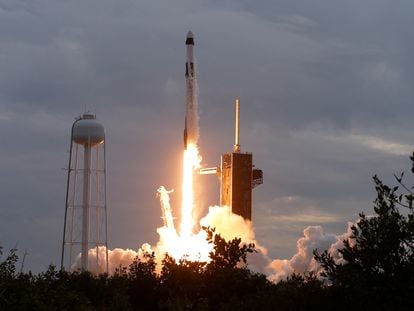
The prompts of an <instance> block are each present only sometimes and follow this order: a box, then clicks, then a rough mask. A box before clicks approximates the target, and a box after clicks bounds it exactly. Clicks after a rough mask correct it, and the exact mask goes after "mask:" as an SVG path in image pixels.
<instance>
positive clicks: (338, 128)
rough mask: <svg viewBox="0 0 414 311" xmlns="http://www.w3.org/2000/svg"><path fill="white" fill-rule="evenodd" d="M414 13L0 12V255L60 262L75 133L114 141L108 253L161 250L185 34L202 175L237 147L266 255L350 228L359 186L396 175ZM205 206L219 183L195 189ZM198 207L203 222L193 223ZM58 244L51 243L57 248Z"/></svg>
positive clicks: (408, 97)
mask: <svg viewBox="0 0 414 311" xmlns="http://www.w3.org/2000/svg"><path fill="white" fill-rule="evenodd" d="M413 9H414V4H412V3H411V2H409V1H392V2H391V1H379V0H364V1H356V0H355V1H336V0H335V1H334V0H329V1H328V0H324V1H322V0H315V1H300V0H295V1H292V0H290V1H270V0H269V1H254V2H253V1H127V0H125V1H116V2H114V1H102V0H99V1H98V0H96V1H46V0H37V1H36V0H35V1H22V0H19V1H16V0H14V1H11V0H8V1H5V0H3V1H0V29H2V31H0V131H1V133H2V134H1V136H0V137H1V138H0V142H1V146H2V147H1V149H0V157H1V163H2V164H1V166H0V172H1V175H0V186H1V187H0V189H1V190H0V191H1V192H0V194H1V198H2V207H1V209H0V243H2V244H3V245H6V246H14V243H16V242H18V243H19V247H20V248H21V249H22V250H23V249H28V251H29V252H30V253H31V255H29V257H28V266H29V267H30V268H33V269H35V270H38V269H42V268H43V267H44V266H45V265H47V264H49V263H50V262H51V261H53V262H55V263H58V258H59V248H60V240H61V237H60V236H61V226H62V222H63V206H64V191H65V171H63V170H61V168H63V167H65V166H66V162H67V159H68V154H67V150H68V148H69V141H68V140H69V129H70V126H71V123H72V121H73V118H74V117H75V116H77V115H78V114H79V113H82V112H83V111H85V110H92V111H93V112H96V113H97V115H98V118H99V119H100V120H101V121H102V122H103V124H104V125H105V127H106V131H107V140H108V178H109V180H108V184H109V187H108V188H109V206H110V211H109V215H110V227H109V232H110V237H111V239H110V242H111V243H110V244H111V247H114V246H119V247H138V246H139V245H140V244H141V243H143V242H151V243H153V242H155V241H156V239H157V236H156V232H155V227H156V226H159V225H160V224H161V220H160V211H159V206H158V202H157V199H156V198H155V191H156V189H157V188H158V186H159V185H161V184H163V185H165V186H166V187H167V188H175V189H177V191H176V193H175V194H174V196H173V198H172V203H173V206H178V201H179V191H178V190H179V182H180V181H179V179H180V178H179V176H180V164H179V163H180V161H181V158H180V157H181V135H182V126H183V125H182V123H183V120H182V119H183V107H184V105H183V102H184V93H183V91H184V77H183V73H184V71H183V61H184V58H185V54H184V37H185V34H186V32H187V31H188V30H189V29H191V30H193V32H194V33H195V40H196V57H197V61H198V65H199V83H200V110H201V120H200V122H201V123H200V124H201V149H202V154H203V158H204V162H205V163H206V165H208V166H212V165H216V164H218V162H219V154H220V153H221V152H223V151H227V150H230V149H231V144H232V114H233V111H232V109H233V108H232V106H231V102H232V101H233V100H234V98H235V96H239V97H240V98H241V102H242V108H241V109H242V110H241V111H242V117H241V118H242V119H241V125H242V129H241V131H242V132H241V134H242V137H241V142H242V148H243V150H246V151H253V152H254V157H255V163H256V165H257V166H258V167H260V168H262V169H264V172H265V184H264V185H262V186H261V187H259V188H257V189H255V193H254V200H255V210H254V220H255V227H256V231H257V234H258V237H259V239H260V241H261V244H263V245H265V246H267V245H268V246H269V249H270V252H271V254H272V256H279V257H281V256H287V255H289V254H291V253H293V252H294V249H295V239H297V237H298V236H300V234H301V231H302V229H303V228H304V227H306V226H307V225H310V224H322V225H323V226H324V227H326V228H327V229H329V230H330V231H334V233H341V232H343V231H344V230H345V229H346V221H348V220H350V221H353V220H354V219H355V217H356V215H357V213H358V212H359V211H361V210H362V209H365V210H368V211H369V209H370V206H371V202H372V200H373V198H374V192H373V188H372V186H371V184H370V183H371V180H370V177H371V176H372V175H373V174H374V173H379V174H380V175H381V176H383V177H385V178H388V180H389V177H390V176H391V174H392V173H393V172H395V171H397V172H398V171H400V170H403V169H405V168H407V164H408V162H407V161H406V156H405V153H407V151H408V150H410V146H411V145H412V137H411V136H412V135H411V133H412V132H413V125H412V122H411V118H410V116H411V115H412V108H411V107H412V104H411V101H412V98H413V90H412V88H411V85H413V82H414V74H413V73H414V70H413V62H412V61H411V57H412V55H413V54H414V53H413V52H414V43H413V41H412V40H411V31H412V29H413V26H414V25H413V23H414V22H413V21H412V18H411V17H412V13H413ZM204 182H205V183H206V188H207V189H209V191H208V193H207V194H203V198H204V199H205V202H204V203H205V205H206V204H207V203H209V204H217V202H218V198H217V196H218V194H217V191H216V190H217V181H216V180H215V179H214V178H209V177H207V179H205V181H204ZM204 208H206V206H205V207H204ZM51 233H53V234H51Z"/></svg>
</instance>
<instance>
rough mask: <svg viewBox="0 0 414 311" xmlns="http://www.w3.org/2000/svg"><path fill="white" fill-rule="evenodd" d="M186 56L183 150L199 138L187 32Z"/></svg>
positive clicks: (191, 41) (192, 59) (190, 35)
mask: <svg viewBox="0 0 414 311" xmlns="http://www.w3.org/2000/svg"><path fill="white" fill-rule="evenodd" d="M185 44H186V49H187V55H186V62H185V80H186V108H185V127H184V148H185V149H187V145H188V144H189V143H192V144H197V141H198V136H199V133H198V132H199V128H198V111H197V110H198V109H197V80H196V69H195V57H194V36H193V33H192V32H191V31H189V32H188V34H187V38H186V41H185Z"/></svg>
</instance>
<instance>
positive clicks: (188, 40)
mask: <svg viewBox="0 0 414 311" xmlns="http://www.w3.org/2000/svg"><path fill="white" fill-rule="evenodd" d="M185 44H191V45H194V35H193V33H192V32H191V31H189V32H188V33H187V38H186V40H185Z"/></svg>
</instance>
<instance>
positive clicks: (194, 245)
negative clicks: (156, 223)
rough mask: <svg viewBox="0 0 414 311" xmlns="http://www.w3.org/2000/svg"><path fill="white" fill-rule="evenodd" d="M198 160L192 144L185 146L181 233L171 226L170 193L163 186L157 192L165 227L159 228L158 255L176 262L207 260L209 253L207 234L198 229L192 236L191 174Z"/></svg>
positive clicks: (192, 192) (194, 146)
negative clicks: (169, 257)
mask: <svg viewBox="0 0 414 311" xmlns="http://www.w3.org/2000/svg"><path fill="white" fill-rule="evenodd" d="M200 162H201V157H200V155H199V153H198V149H197V146H196V145H195V144H192V143H191V144H188V146H187V149H186V150H185V151H184V159H183V184H182V204H181V223H180V231H179V233H178V231H177V230H176V228H175V226H174V224H173V221H172V219H173V217H172V210H171V207H170V202H169V193H170V191H167V190H166V189H165V188H164V187H160V189H158V192H159V194H160V199H161V207H162V209H163V217H164V226H163V227H161V228H158V230H157V231H158V233H159V234H160V238H161V239H160V242H159V243H158V245H157V251H158V254H159V255H161V257H163V254H165V253H168V254H169V255H170V256H172V257H173V258H174V259H176V260H180V259H183V258H185V259H187V260H191V261H209V252H210V251H211V250H212V245H211V244H209V243H208V242H207V240H206V238H207V234H206V232H205V231H203V230H201V231H200V232H198V233H194V232H193V230H194V224H195V220H194V218H193V210H194V208H195V206H194V178H193V177H194V174H195V172H196V171H197V170H198V169H199V168H200Z"/></svg>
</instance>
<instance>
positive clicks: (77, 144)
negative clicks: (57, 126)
mask: <svg viewBox="0 0 414 311" xmlns="http://www.w3.org/2000/svg"><path fill="white" fill-rule="evenodd" d="M106 199H107V198H106V152H105V130H104V127H103V126H102V125H101V124H100V123H99V122H98V121H97V120H96V117H95V115H93V114H90V113H85V114H83V115H82V116H81V117H79V118H78V119H76V120H75V122H74V123H73V125H72V130H71V141H70V155H69V166H68V175H67V188H66V205H65V222H64V228H63V243H62V257H61V268H62V269H65V268H66V269H67V270H74V269H79V268H80V269H81V270H82V271H91V272H95V273H102V272H108V233H107V222H108V221H107V202H106V201H107V200H106Z"/></svg>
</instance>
